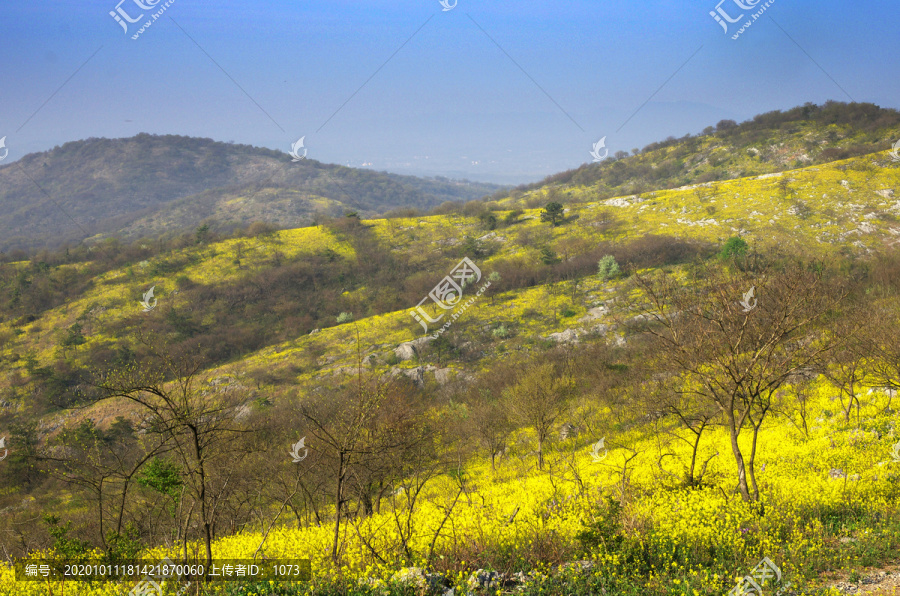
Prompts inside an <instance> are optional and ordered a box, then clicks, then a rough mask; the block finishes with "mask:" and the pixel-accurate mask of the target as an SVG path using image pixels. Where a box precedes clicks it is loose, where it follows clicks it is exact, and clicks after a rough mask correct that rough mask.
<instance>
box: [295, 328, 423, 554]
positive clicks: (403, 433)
mask: <svg viewBox="0 0 900 596" xmlns="http://www.w3.org/2000/svg"><path fill="white" fill-rule="evenodd" d="M357 344H358V341H357ZM357 351H359V350H358V348H357ZM358 360H360V361H361V358H358ZM354 385H355V386H354V387H351V388H348V389H347V390H345V391H343V392H341V393H340V394H339V395H337V396H335V395H328V396H325V397H320V398H317V399H305V400H303V401H301V403H300V405H299V408H298V409H299V413H300V415H301V417H302V420H303V422H304V424H305V426H306V428H307V429H308V433H309V435H311V437H312V439H311V440H310V441H309V446H310V449H318V450H321V451H322V452H323V453H324V454H325V455H326V456H327V458H328V460H329V461H330V464H329V466H330V467H329V473H330V474H331V478H332V483H333V486H334V489H333V492H332V499H333V503H334V534H333V541H332V547H331V558H332V560H333V561H335V562H336V563H337V562H338V561H339V559H340V551H339V546H340V530H341V521H342V520H343V518H344V517H345V516H347V515H349V510H348V508H347V505H348V504H349V497H348V489H349V488H350V487H351V486H353V484H354V482H355V483H356V486H357V488H361V487H362V486H363V485H364V484H365V481H363V480H362V479H363V477H364V476H365V474H366V473H373V472H376V471H379V470H378V467H379V465H380V463H381V464H383V463H385V462H393V464H395V465H396V464H399V463H400V462H402V455H403V454H404V453H407V452H409V451H410V450H412V449H414V447H415V446H416V445H418V444H420V443H421V442H422V441H423V440H424V438H425V437H426V436H427V433H424V434H423V431H424V429H425V426H424V421H423V420H422V419H421V417H420V416H419V415H418V414H419V412H418V408H416V407H414V404H413V401H412V399H410V397H411V393H410V392H409V391H408V390H406V389H405V388H404V385H403V382H402V381H401V380H399V379H396V378H394V379H389V378H388V379H385V378H377V377H374V376H366V375H364V374H363V370H362V366H360V367H359V368H358V373H357V379H356V382H355V384H354ZM380 473H381V474H383V473H384V470H383V469H381V470H380Z"/></svg>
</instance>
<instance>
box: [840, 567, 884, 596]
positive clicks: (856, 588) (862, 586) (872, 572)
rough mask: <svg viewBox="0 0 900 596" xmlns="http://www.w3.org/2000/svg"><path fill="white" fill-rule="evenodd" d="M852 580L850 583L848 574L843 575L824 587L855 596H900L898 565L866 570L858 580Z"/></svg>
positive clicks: (861, 572)
mask: <svg viewBox="0 0 900 596" xmlns="http://www.w3.org/2000/svg"><path fill="white" fill-rule="evenodd" d="M853 579H854V580H855V581H850V574H849V573H843V574H841V576H839V577H838V578H833V579H830V580H829V581H827V582H826V583H825V585H826V586H829V587H832V588H837V589H838V590H840V592H841V593H842V594H853V595H855V596H900V565H887V566H884V567H881V568H878V569H866V570H863V571H860V577H859V579H856V578H853Z"/></svg>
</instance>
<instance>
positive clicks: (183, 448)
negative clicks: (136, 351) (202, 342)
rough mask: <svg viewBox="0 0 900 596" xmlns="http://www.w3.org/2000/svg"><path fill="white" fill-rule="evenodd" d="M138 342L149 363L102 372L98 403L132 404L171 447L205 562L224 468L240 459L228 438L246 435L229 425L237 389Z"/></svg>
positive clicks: (190, 362) (193, 362) (189, 361)
mask: <svg viewBox="0 0 900 596" xmlns="http://www.w3.org/2000/svg"><path fill="white" fill-rule="evenodd" d="M140 341H141V342H142V343H143V344H144V346H145V347H146V349H147V350H148V353H149V354H150V359H149V360H148V361H145V362H141V363H140V364H138V363H131V364H127V365H125V366H122V367H120V368H117V369H113V370H111V371H109V372H106V373H104V374H103V375H102V376H101V378H100V379H99V381H98V383H97V386H98V388H99V389H100V390H101V393H102V396H101V398H100V399H116V398H121V399H125V400H128V401H130V402H132V403H134V404H136V405H138V406H139V407H140V408H141V409H142V410H143V411H144V412H145V413H146V414H148V419H147V422H148V431H149V432H151V433H154V434H157V435H159V436H160V437H162V438H163V439H164V440H165V441H166V442H167V443H171V445H172V447H171V449H172V452H173V453H174V454H175V456H176V458H177V459H178V461H179V463H180V465H181V467H182V472H183V474H184V477H185V480H186V483H185V487H186V489H187V491H188V495H189V496H190V497H191V498H192V500H193V503H194V505H196V506H198V507H199V515H200V529H201V536H202V539H203V542H204V546H205V551H206V561H207V563H209V562H211V561H212V541H213V537H214V533H215V524H216V518H217V507H218V505H219V504H220V503H221V502H222V501H223V500H224V498H225V495H226V491H227V486H228V476H229V473H230V464H233V463H234V462H235V461H236V460H237V459H238V458H239V456H240V449H237V448H235V445H234V440H235V439H236V438H237V436H238V435H239V434H241V433H244V432H248V431H247V430H246V429H244V428H242V427H241V426H240V424H239V423H237V422H236V421H235V417H236V414H237V409H238V408H239V407H240V406H241V405H242V403H243V399H242V398H243V396H242V394H241V391H240V390H239V389H238V390H235V389H234V388H233V387H231V386H229V385H217V384H213V383H211V382H210V381H211V379H210V378H208V377H203V376H202V371H201V364H200V362H199V360H198V359H195V358H191V357H188V356H184V355H177V354H175V355H173V354H172V353H170V352H168V351H163V350H160V349H159V348H158V347H157V346H155V345H153V343H152V342H151V341H149V340H147V338H146V337H145V336H143V335H142V336H141V337H140ZM190 511H191V512H192V511H193V506H192V507H191V510H190ZM190 515H191V514H189V516H190Z"/></svg>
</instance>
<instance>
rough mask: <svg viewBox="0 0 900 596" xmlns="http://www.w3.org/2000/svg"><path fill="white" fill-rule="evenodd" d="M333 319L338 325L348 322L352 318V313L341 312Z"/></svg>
mask: <svg viewBox="0 0 900 596" xmlns="http://www.w3.org/2000/svg"><path fill="white" fill-rule="evenodd" d="M335 320H336V321H337V323H338V325H343V324H344V323H349V322H350V321H352V320H353V313H352V312H342V313H341V314H339V315H338V316H337V318H336V319H335Z"/></svg>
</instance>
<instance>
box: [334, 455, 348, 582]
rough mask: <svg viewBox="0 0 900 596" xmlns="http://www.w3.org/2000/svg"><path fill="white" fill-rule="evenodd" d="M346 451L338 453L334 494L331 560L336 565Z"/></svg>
mask: <svg viewBox="0 0 900 596" xmlns="http://www.w3.org/2000/svg"><path fill="white" fill-rule="evenodd" d="M344 458H345V454H344V451H340V452H339V453H338V474H337V486H336V487H335V494H334V543H333V544H332V545H331V560H332V561H334V563H335V565H337V562H338V542H339V541H340V534H341V505H342V504H343V499H342V498H341V497H342V495H343V492H344Z"/></svg>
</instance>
